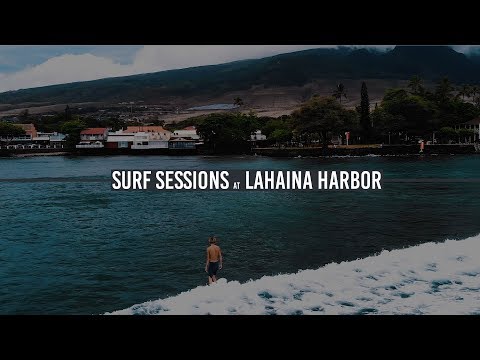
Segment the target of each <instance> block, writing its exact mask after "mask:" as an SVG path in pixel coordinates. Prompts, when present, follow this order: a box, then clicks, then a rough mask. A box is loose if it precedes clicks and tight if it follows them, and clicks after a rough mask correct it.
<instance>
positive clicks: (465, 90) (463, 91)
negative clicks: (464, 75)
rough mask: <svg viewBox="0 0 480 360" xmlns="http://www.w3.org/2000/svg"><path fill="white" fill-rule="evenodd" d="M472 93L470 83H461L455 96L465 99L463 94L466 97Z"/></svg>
mask: <svg viewBox="0 0 480 360" xmlns="http://www.w3.org/2000/svg"><path fill="white" fill-rule="evenodd" d="M471 94H472V89H471V87H470V85H467V84H463V85H462V86H461V87H460V88H459V91H458V94H457V96H461V97H462V100H463V101H465V96H466V97H467V98H468V97H470V95H471Z"/></svg>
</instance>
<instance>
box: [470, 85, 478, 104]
mask: <svg viewBox="0 0 480 360" xmlns="http://www.w3.org/2000/svg"><path fill="white" fill-rule="evenodd" d="M477 94H480V88H479V87H478V86H477V85H473V86H472V87H471V88H470V95H472V100H473V102H475V98H476V95H477Z"/></svg>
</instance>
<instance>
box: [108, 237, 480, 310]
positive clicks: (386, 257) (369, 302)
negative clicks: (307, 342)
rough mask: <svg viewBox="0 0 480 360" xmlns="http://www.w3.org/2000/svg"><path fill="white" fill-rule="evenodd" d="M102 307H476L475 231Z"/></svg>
mask: <svg viewBox="0 0 480 360" xmlns="http://www.w3.org/2000/svg"><path fill="white" fill-rule="evenodd" d="M109 314H127V315H128V314H151V315H157V314H158V315H161V314H295V315H297V314H298V315H301V314H480V235H477V236H474V237H471V238H468V239H465V240H458V241H457V240H447V241H445V242H443V243H426V244H422V245H418V246H414V247H410V248H406V249H401V250H392V251H386V250H384V251H382V252H381V253H380V254H379V255H375V256H370V257H367V258H365V259H360V260H355V261H350V262H342V263H340V264H336V263H332V264H328V265H326V266H324V267H322V268H319V269H317V270H304V271H299V272H298V273H296V274H288V275H283V274H281V275H276V276H264V277H262V278H261V279H259V280H255V281H249V282H246V283H243V284H241V283H239V282H237V281H230V282H227V281H226V280H224V279H220V280H219V282H218V283H217V284H215V285H213V286H199V287H197V288H194V289H192V290H189V291H186V292H183V293H181V294H179V295H177V296H173V297H169V298H166V299H160V300H155V301H148V302H145V303H143V304H138V305H134V306H132V307H130V308H127V309H124V310H119V311H115V312H112V313H109Z"/></svg>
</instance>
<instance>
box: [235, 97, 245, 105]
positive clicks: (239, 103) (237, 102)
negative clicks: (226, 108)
mask: <svg viewBox="0 0 480 360" xmlns="http://www.w3.org/2000/svg"><path fill="white" fill-rule="evenodd" d="M233 105H236V106H242V105H243V100H242V99H241V98H239V97H236V98H235V99H233Z"/></svg>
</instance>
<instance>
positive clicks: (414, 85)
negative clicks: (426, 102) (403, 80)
mask: <svg viewBox="0 0 480 360" xmlns="http://www.w3.org/2000/svg"><path fill="white" fill-rule="evenodd" d="M407 87H408V88H410V90H411V91H412V94H414V95H420V94H423V92H424V91H425V89H424V87H423V80H422V79H421V78H420V77H419V76H418V75H415V76H413V77H412V78H411V79H410V82H409V83H408V85H407Z"/></svg>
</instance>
